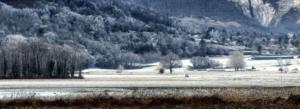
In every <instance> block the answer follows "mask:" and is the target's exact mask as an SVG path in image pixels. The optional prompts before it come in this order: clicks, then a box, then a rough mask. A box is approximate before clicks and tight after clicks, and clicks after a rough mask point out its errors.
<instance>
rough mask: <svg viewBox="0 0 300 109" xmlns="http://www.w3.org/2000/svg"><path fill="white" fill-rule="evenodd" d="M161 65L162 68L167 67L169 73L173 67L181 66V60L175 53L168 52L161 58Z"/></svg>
mask: <svg viewBox="0 0 300 109" xmlns="http://www.w3.org/2000/svg"><path fill="white" fill-rule="evenodd" d="M161 65H163V67H164V68H168V69H169V70H170V74H172V73H173V68H175V67H181V66H182V62H181V61H180V58H179V57H178V56H177V55H176V54H174V53H170V54H168V55H166V56H164V57H162V58H161Z"/></svg>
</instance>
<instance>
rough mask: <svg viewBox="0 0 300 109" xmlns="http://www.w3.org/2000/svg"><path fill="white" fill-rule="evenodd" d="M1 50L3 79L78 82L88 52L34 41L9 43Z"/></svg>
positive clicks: (0, 74) (8, 41)
mask: <svg viewBox="0 0 300 109" xmlns="http://www.w3.org/2000/svg"><path fill="white" fill-rule="evenodd" d="M2 44H3V45H2V47H1V49H0V78H3V79H9V78H75V77H82V76H81V70H82V69H83V65H84V64H85V63H86V62H87V59H88V54H87V52H85V51H83V50H81V49H79V48H74V47H73V48H72V47H68V46H60V45H51V44H48V43H45V42H44V41H41V40H40V39H36V38H32V39H25V40H22V41H16V40H11V39H8V40H6V41H4V42H3V43H2Z"/></svg>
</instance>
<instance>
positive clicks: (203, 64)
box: [159, 51, 246, 74]
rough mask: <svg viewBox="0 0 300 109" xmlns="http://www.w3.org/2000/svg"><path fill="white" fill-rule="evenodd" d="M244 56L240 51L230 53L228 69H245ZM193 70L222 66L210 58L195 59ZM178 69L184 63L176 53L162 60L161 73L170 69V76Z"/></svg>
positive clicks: (198, 57)
mask: <svg viewBox="0 0 300 109" xmlns="http://www.w3.org/2000/svg"><path fill="white" fill-rule="evenodd" d="M244 59H245V58H244V54H243V53H242V52H240V51H233V52H231V53H230V57H229V63H228V67H231V68H234V69H235V71H239V70H240V69H243V68H245V66H246V62H245V60H244ZM191 63H192V66H191V69H208V68H217V67H220V66H221V64H220V63H219V62H217V61H214V60H211V59H209V58H208V57H201V56H197V57H193V58H192V59H191ZM177 67H182V62H181V60H180V58H179V56H177V55H176V54H174V53H169V54H168V55H166V56H164V57H162V58H161V61H160V66H159V73H164V69H169V71H170V74H172V73H173V69H174V68H177Z"/></svg>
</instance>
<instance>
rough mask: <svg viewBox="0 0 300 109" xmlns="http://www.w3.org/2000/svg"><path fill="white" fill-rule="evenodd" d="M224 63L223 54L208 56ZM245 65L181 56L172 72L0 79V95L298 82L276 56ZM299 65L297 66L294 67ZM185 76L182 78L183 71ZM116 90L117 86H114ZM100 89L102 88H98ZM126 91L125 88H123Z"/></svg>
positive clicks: (152, 68)
mask: <svg viewBox="0 0 300 109" xmlns="http://www.w3.org/2000/svg"><path fill="white" fill-rule="evenodd" d="M212 59H214V60H216V61H219V62H220V63H222V64H224V67H225V66H227V63H228V62H227V61H228V58H227V57H215V58H212ZM245 60H246V61H247V68H251V67H255V68H256V69H257V70H256V71H240V72H234V71H232V70H231V69H226V71H213V70H210V71H191V70H188V66H190V65H191V63H190V62H189V60H183V68H177V69H175V71H174V73H173V74H169V73H168V71H166V74H158V71H157V66H158V63H153V64H150V65H152V66H150V67H146V68H143V69H137V70H124V71H123V72H122V73H116V72H117V70H108V69H87V70H84V72H85V73H84V77H85V79H71V80H70V79H65V80H64V79H49V80H44V79H42V80H40V79H34V80H0V99H14V98H22V97H27V98H28V97H39V98H49V97H52V98H51V99H55V98H56V97H64V96H70V95H76V96H79V95H80V96H84V95H88V94H90V93H91V92H92V93H94V92H98V91H97V90H102V89H103V90H104V89H107V88H120V89H122V88H133V87H134V88H187V87H190V88H196V87H197V88H201V87H203V88H204V87H207V88H208V87H211V88H213V87H244V88H247V87H288V86H300V73H281V72H279V71H278V69H279V67H278V66H277V64H278V62H277V60H263V61H257V60H250V59H249V57H247V58H246V59H245ZM297 61H299V60H292V61H291V63H292V64H293V65H291V66H289V69H294V68H297V67H299V65H298V62H297ZM298 69H299V68H298ZM186 74H188V75H189V77H188V78H186V77H185V75H186ZM114 90H119V89H114ZM102 92H103V91H102ZM125 92H126V91H125ZM125 92H124V93H125Z"/></svg>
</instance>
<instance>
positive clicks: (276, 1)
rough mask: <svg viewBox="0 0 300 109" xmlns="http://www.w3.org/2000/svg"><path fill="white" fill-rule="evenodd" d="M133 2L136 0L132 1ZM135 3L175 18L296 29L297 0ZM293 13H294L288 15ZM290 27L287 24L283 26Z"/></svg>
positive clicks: (158, 0) (143, 0) (149, 0)
mask: <svg viewBox="0 0 300 109" xmlns="http://www.w3.org/2000/svg"><path fill="white" fill-rule="evenodd" d="M134 1H136V0H134ZM138 1H139V2H138V4H140V5H143V6H146V7H148V8H151V9H153V10H155V11H157V12H160V13H163V14H167V15H170V16H175V17H182V16H186V17H190V16H192V17H193V16H194V17H197V16H202V17H209V18H211V19H214V20H218V21H223V22H232V21H236V22H238V23H241V24H243V25H247V26H252V27H258V26H261V27H262V28H267V29H270V30H271V31H273V32H278V31H280V32H299V31H297V30H295V29H297V27H299V23H297V21H296V22H295V21H294V20H292V21H289V22H292V23H290V24H292V25H291V26H290V25H287V24H286V21H287V20H290V19H289V17H290V16H291V17H294V18H295V19H299V18H300V16H299V13H300V10H299V8H300V1H299V0H138ZM291 11H292V12H293V14H292V15H291V14H289V13H291ZM286 26H289V27H286Z"/></svg>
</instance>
